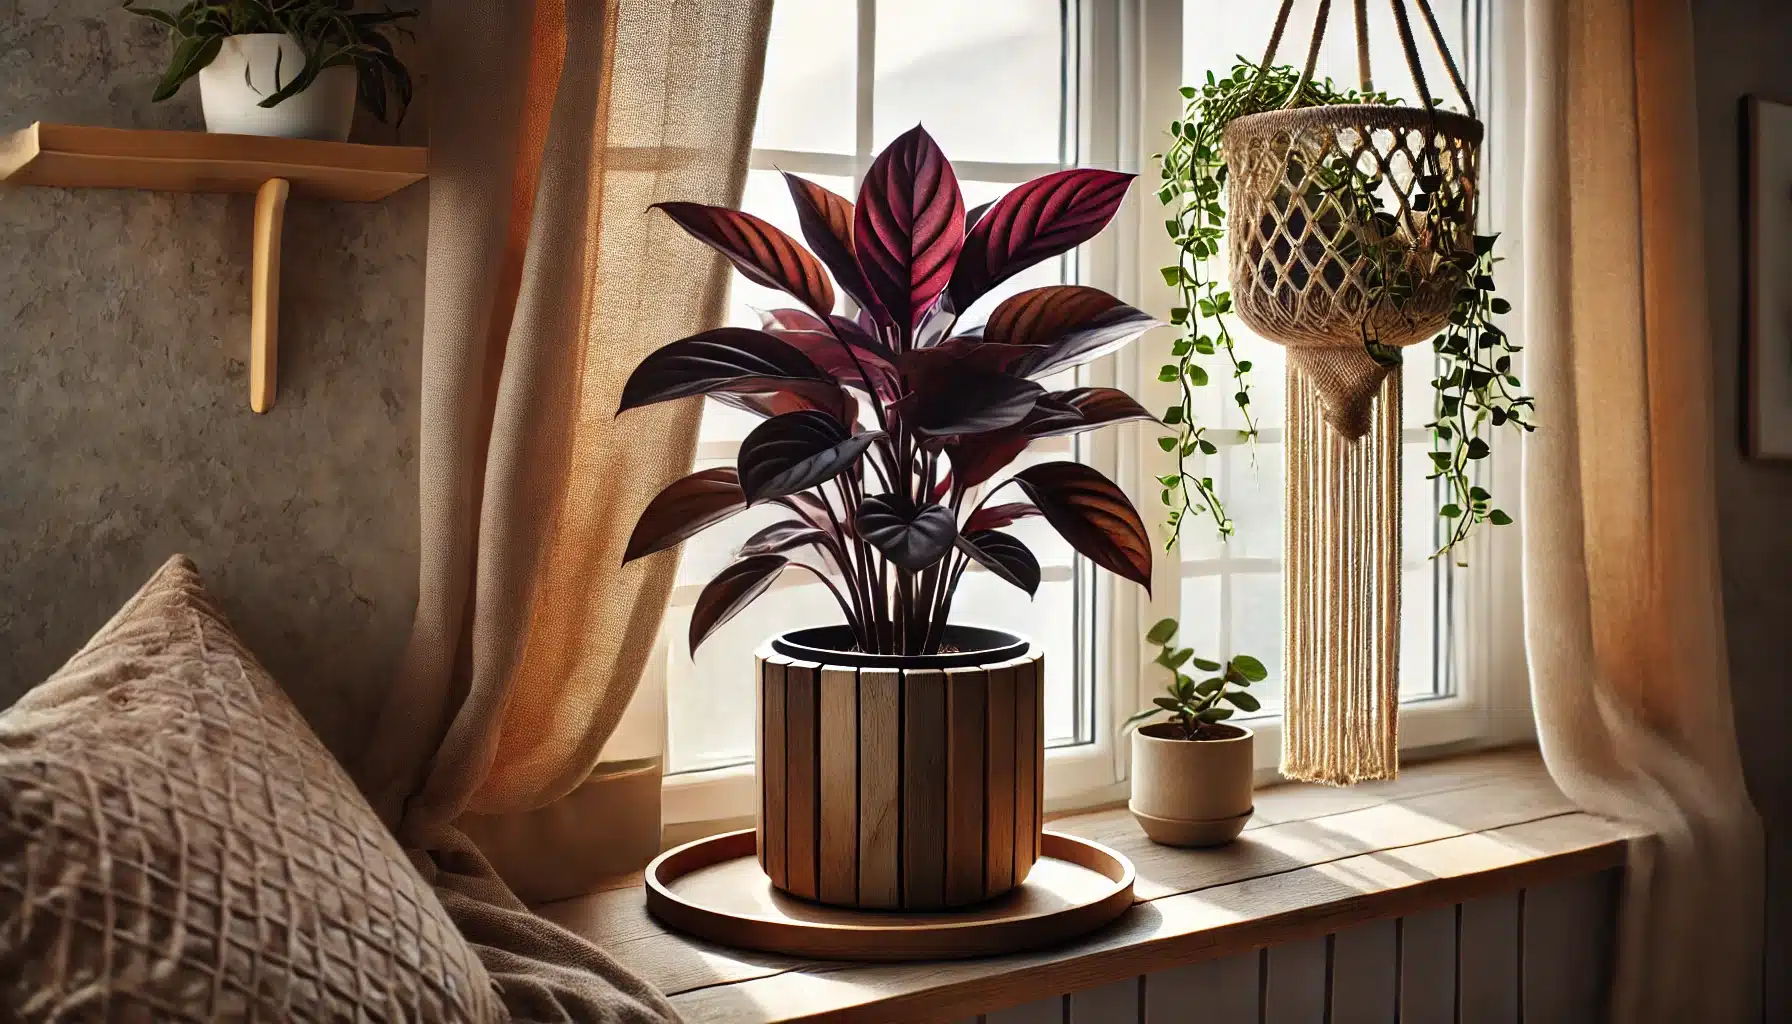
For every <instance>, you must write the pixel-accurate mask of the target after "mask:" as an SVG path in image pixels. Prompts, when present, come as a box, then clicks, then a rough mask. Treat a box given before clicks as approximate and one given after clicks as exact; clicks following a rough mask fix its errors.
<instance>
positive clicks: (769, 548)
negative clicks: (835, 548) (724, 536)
mask: <svg viewBox="0 0 1792 1024" xmlns="http://www.w3.org/2000/svg"><path fill="white" fill-rule="evenodd" d="M827 542H828V534H827V533H824V532H823V531H821V530H818V529H816V528H815V527H813V526H810V525H809V524H808V523H803V522H798V521H796V520H794V519H786V520H785V521H783V522H781V523H773V524H772V525H770V526H768V527H766V528H765V529H763V530H760V531H759V532H758V533H755V534H754V535H753V536H751V537H748V538H747V542H746V543H745V544H742V545H741V546H740V551H739V552H737V554H738V555H739V556H740V557H742V558H746V557H749V556H752V555H782V554H788V553H789V552H791V551H795V550H796V549H797V548H800V547H806V546H808V545H810V544H814V545H817V546H820V545H823V544H826V543H827Z"/></svg>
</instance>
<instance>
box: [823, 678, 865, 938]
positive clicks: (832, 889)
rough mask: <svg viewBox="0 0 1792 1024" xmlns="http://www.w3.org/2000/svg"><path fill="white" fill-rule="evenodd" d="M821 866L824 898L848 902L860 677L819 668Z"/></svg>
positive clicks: (853, 880)
mask: <svg viewBox="0 0 1792 1024" xmlns="http://www.w3.org/2000/svg"><path fill="white" fill-rule="evenodd" d="M820 701H821V837H820V840H821V845H820V849H821V865H820V869H819V871H818V878H817V888H818V891H819V892H820V894H821V900H822V902H824V903H851V902H853V901H854V900H856V899H857V898H858V892H859V861H858V853H859V677H858V673H857V672H856V671H854V670H853V669H849V668H848V669H840V668H824V669H822V671H821V698H820Z"/></svg>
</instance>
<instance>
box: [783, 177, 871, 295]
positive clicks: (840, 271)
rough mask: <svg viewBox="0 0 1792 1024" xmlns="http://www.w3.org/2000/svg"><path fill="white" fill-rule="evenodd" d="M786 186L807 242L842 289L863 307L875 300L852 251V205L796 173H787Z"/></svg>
mask: <svg viewBox="0 0 1792 1024" xmlns="http://www.w3.org/2000/svg"><path fill="white" fill-rule="evenodd" d="M784 184H785V185H786V186H787V187H788V188H789V189H790V199H791V202H792V203H794V204H796V219H797V223H798V224H799V225H801V226H802V229H803V240H804V241H806V242H808V243H809V248H810V249H812V250H814V252H815V255H817V256H819V257H821V262H823V263H825V264H827V267H828V269H829V270H831V271H833V272H834V280H835V281H838V282H839V283H840V288H841V290H843V291H845V292H846V294H848V295H850V296H852V297H853V298H854V299H856V300H857V301H858V303H859V305H860V306H868V305H870V304H871V303H872V302H873V301H875V300H874V299H873V297H872V295H871V290H870V288H868V287H867V286H866V284H865V273H864V271H862V270H860V269H859V258H858V257H857V256H855V255H853V249H852V203H851V202H849V201H847V199H846V198H845V197H844V196H838V195H835V194H834V193H832V192H830V191H828V190H827V189H825V188H823V187H821V186H820V185H817V184H815V183H814V182H812V181H809V180H807V179H804V178H799V177H797V176H796V175H794V174H790V173H788V172H787V173H785V175H784Z"/></svg>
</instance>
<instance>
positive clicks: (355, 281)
mask: <svg viewBox="0 0 1792 1024" xmlns="http://www.w3.org/2000/svg"><path fill="white" fill-rule="evenodd" d="M420 34H421V30H420ZM411 50H412V51H413V52H412V53H410V54H407V60H408V62H409V63H410V64H411V66H412V69H413V71H415V72H417V73H418V78H419V81H420V85H422V84H425V83H423V82H422V79H423V77H424V76H423V68H422V67H421V66H420V64H421V62H420V60H419V59H418V56H419V55H420V54H419V51H418V48H416V47H412V48H411ZM166 55H167V43H166V42H165V39H164V38H163V36H162V35H161V34H160V33H159V32H158V31H157V30H156V28H155V26H153V25H151V24H149V23H147V22H145V21H143V20H142V19H138V18H134V17H131V16H129V15H127V14H124V13H123V12H122V11H120V10H119V7H118V4H117V2H116V0H0V131H11V130H13V129H16V128H21V127H24V126H25V125H27V124H29V123H30V122H31V121H34V120H47V121H67V122H76V123H88V124H103V125H111V126H118V127H139V128H176V129H198V128H200V127H201V126H202V121H201V118H200V115H199V101H198V95H197V90H196V89H194V88H192V87H189V89H188V90H187V91H184V92H183V93H182V94H180V95H179V96H177V97H176V98H175V99H173V100H171V101H169V102H167V103H163V104H152V103H150V101H149V94H150V90H151V89H152V87H153V84H154V81H155V79H156V77H157V75H158V74H159V72H160V70H161V68H162V66H163V64H164V62H165V58H166ZM421 91H422V90H421V89H420V92H421ZM363 121H365V122H366V123H363V124H359V125H357V134H356V138H357V139H361V140H366V141H377V142H384V141H391V139H392V132H391V129H389V128H381V126H379V125H378V124H377V123H374V122H371V121H366V119H365V117H364V116H363ZM425 122H426V118H425V116H424V110H423V108H422V106H421V104H419V105H418V106H416V107H414V108H413V110H412V113H411V117H410V118H409V119H408V121H407V125H406V128H405V131H404V135H405V141H406V142H411V143H419V142H421V141H422V139H421V137H420V136H421V132H422V126H423V125H424V124H425ZM252 209H253V198H252V197H248V196H230V197H225V196H209V195H198V196H192V195H174V194H166V193H143V192H123V191H103V190H76V191H63V190H58V189H36V188H34V189H6V190H0V250H3V251H5V252H6V253H7V255H8V256H9V257H10V258H8V259H6V260H4V261H0V381H3V382H4V384H3V387H4V390H3V391H0V395H3V396H4V398H3V400H0V707H4V706H6V705H10V704H11V703H12V702H13V701H14V700H16V699H17V698H18V696H19V695H20V694H22V693H23V692H25V691H26V690H27V689H29V688H30V687H31V686H32V685H34V684H35V683H37V682H38V681H39V680H41V679H42V678H44V677H45V676H47V675H48V674H49V673H50V672H51V671H53V670H54V669H55V668H56V666H57V665H59V664H60V663H61V662H62V661H64V660H65V659H67V658H68V656H69V655H71V654H73V653H74V652H75V650H76V649H78V648H79V647H80V645H81V644H82V643H83V642H84V641H85V640H86V638H87V637H88V636H89V635H90V634H91V633H92V632H93V631H94V630H95V629H97V628H98V627H99V626H100V625H101V624H102V623H104V622H105V621H106V619H107V618H109V617H110V616H111V614H112V612H113V611H114V610H115V609H116V608H117V607H118V606H119V605H120V604H121V603H122V602H123V601H124V600H125V599H126V598H127V597H129V596H130V595H131V594H132V593H133V592H134V591H135V590H136V589H137V587H138V585H139V584H141V583H142V582H143V581H144V580H145V579H146V578H147V577H148V576H149V574H150V573H151V572H152V571H154V570H155V568H156V567H157V566H158V565H160V564H161V562H162V561H163V560H164V559H165V558H167V557H168V556H169V555H170V554H172V553H175V552H184V553H186V554H189V555H191V556H192V557H193V559H194V560H195V561H196V562H197V563H198V564H199V567H200V570H201V572H202V574H203V575H204V577H205V580H206V584H207V586H208V587H209V588H210V589H211V591H212V592H213V593H214V594H215V595H217V597H218V598H219V600H220V601H221V602H222V604H223V605H224V608H225V610H226V612H227V613H228V614H229V616H230V618H231V619H232V621H233V622H234V623H235V624H236V626H237V628H238V630H239V631H240V632H241V633H242V635H243V637H244V639H245V640H246V641H247V642H248V643H249V645H250V646H251V647H252V648H253V649H254V650H255V652H256V653H257V654H258V655H259V656H260V658H261V659H262V661H263V662H264V663H266V664H267V666H268V667H269V668H270V669H271V670H272V671H273V673H274V675H275V676H276V678H278V679H279V680H280V682H281V683H282V685H284V686H285V687H286V688H287V690H288V691H289V692H290V693H291V694H292V696H293V699H294V701H295V702H296V703H297V704H298V706H299V708H300V709H301V710H302V711H303V712H304V713H305V715H306V717H307V718H308V719H310V721H311V722H312V724H313V725H314V726H315V727H316V728H317V730H318V732H319V733H320V735H322V737H323V738H324V740H325V742H326V743H328V744H329V745H330V746H331V747H332V749H334V750H336V751H338V752H341V751H345V750H348V749H351V748H352V747H353V746H354V745H355V744H357V743H358V742H359V741H360V739H361V736H362V732H363V730H364V729H365V728H366V724H367V719H368V718H369V717H370V716H371V714H372V712H373V710H374V709H376V708H377V706H378V704H377V702H378V699H379V697H380V695H381V693H382V692H383V690H384V687H385V686H386V683H387V681H388V679H389V678H390V677H391V675H392V673H393V671H394V670H395V669H396V666H397V661H398V657H399V655H400V653H401V652H402V650H403V646H404V641H405V636H406V633H407V632H408V630H409V627H410V619H411V612H412V608H413V606H414V604H415V599H416V557H417V525H416V518H417V512H416V500H417V466H416V458H417V395H418V381H419V367H420V358H421V334H422V322H423V267H424V251H425V242H426V235H427V218H428V193H427V186H426V185H418V186H414V187H412V188H411V189H409V190H407V191H406V192H403V193H401V194H399V195H398V196H395V197H393V198H392V199H389V200H387V201H386V202H384V203H381V204H374V205H364V204H324V203H318V202H314V201H309V200H294V201H293V203H292V204H291V206H290V207H289V209H288V214H287V221H286V233H285V246H284V274H283V281H282V296H281V311H282V317H281V343H280V370H279V372H280V394H279V400H278V402H277V404H276V405H275V407H274V408H273V410H271V411H270V412H269V413H268V414H267V415H265V416H256V415H254V414H252V413H251V412H250V411H249V407H248V381H247V376H248V374H247V361H248V335H249V242H250V236H251V216H252Z"/></svg>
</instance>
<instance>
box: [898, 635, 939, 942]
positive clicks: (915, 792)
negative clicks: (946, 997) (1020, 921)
mask: <svg viewBox="0 0 1792 1024" xmlns="http://www.w3.org/2000/svg"><path fill="white" fill-rule="evenodd" d="M945 902H946V674H945V673H944V672H940V671H936V670H932V669H926V670H921V671H904V672H903V673H902V905H903V906H904V907H909V908H932V907H942V906H944V905H945Z"/></svg>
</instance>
